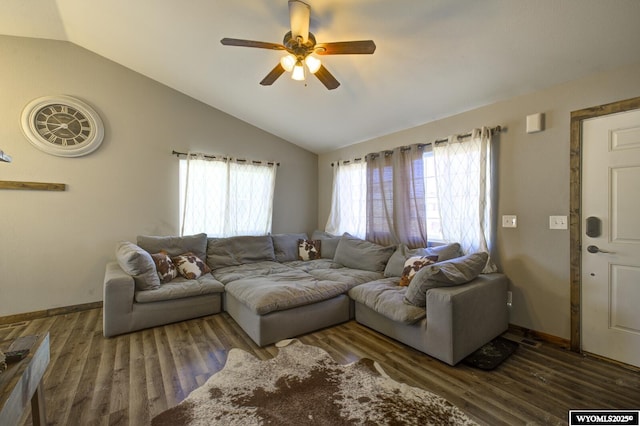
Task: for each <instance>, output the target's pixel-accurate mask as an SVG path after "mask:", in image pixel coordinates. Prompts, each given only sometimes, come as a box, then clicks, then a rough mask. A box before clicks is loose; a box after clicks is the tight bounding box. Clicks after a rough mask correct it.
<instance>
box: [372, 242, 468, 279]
mask: <svg viewBox="0 0 640 426" xmlns="http://www.w3.org/2000/svg"><path fill="white" fill-rule="evenodd" d="M462 254H463V253H462V251H461V250H460V244H458V243H451V244H444V245H441V246H433V247H426V248H423V247H420V248H415V249H410V248H408V247H407V246H406V245H404V244H400V245H399V246H398V248H397V249H396V251H395V252H394V253H393V255H391V257H390V258H389V261H388V262H387V266H386V267H385V269H384V276H385V277H400V276H402V271H403V269H404V262H406V260H407V259H408V258H410V257H413V256H438V262H443V261H445V260H449V259H454V258H456V257H459V256H462Z"/></svg>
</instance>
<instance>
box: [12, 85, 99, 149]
mask: <svg viewBox="0 0 640 426" xmlns="http://www.w3.org/2000/svg"><path fill="white" fill-rule="evenodd" d="M22 130H23V132H24V134H25V136H26V137H27V139H28V140H29V142H31V143H32V144H33V145H34V146H35V147H36V148H38V149H40V150H42V151H44V152H47V153H49V154H53V155H58V156H62V157H79V156H81V155H86V154H89V153H90V152H93V151H95V150H96V149H97V148H98V146H100V144H101V143H102V139H103V136H104V130H103V125H102V120H100V117H99V116H98V114H97V113H96V112H95V111H94V110H93V109H92V108H91V107H90V106H89V105H87V104H85V103H83V102H81V101H79V100H78V99H74V98H71V97H69V96H57V97H52V96H47V97H44V98H39V99H35V100H34V101H32V102H30V103H29V104H28V105H27V106H26V107H25V109H24V111H23V112H22Z"/></svg>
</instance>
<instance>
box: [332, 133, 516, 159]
mask: <svg viewBox="0 0 640 426" xmlns="http://www.w3.org/2000/svg"><path fill="white" fill-rule="evenodd" d="M489 131H490V132H491V136H493V135H495V134H496V133H500V132H503V131H507V128H506V127H504V126H495V127H489ZM472 134H473V133H472V132H469V133H464V134H462V135H458V137H457V138H458V140H460V139H464V138H468V137H471V135H472ZM445 142H449V138H442V139H436V140H435V141H433V142H427V143H419V144H418V146H420V147H423V146H427V145H435V144H438V143H445ZM386 151H389V152H393V151H390V150H386ZM352 161H354V162H356V161H362V158H361V157H360V158H354V159H353V160H344V161H343V162H342V164H349V163H351V162H352ZM333 166H334V163H331V167H333Z"/></svg>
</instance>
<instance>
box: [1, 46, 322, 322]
mask: <svg viewBox="0 0 640 426" xmlns="http://www.w3.org/2000/svg"><path fill="white" fill-rule="evenodd" d="M0 58H2V66H1V67H0V93H1V94H2V95H1V96H0V149H2V150H4V151H5V152H6V153H8V154H10V155H12V156H13V162H12V163H10V164H7V163H0V180H9V181H35V182H59V183H65V184H67V185H68V188H67V191H65V192H44V191H23V190H20V191H13V190H0V316H4V315H11V314H16V313H24V312H32V311H37V310H41V309H48V308H55V307H61V306H69V305H75V304H81V303H88V302H95V301H99V300H102V280H103V276H104V267H105V264H106V262H107V261H109V260H112V259H114V254H113V253H114V249H115V245H116V242H117V241H119V240H135V237H136V235H138V234H151V235H175V234H177V233H178V184H177V181H178V160H177V159H176V157H174V156H172V155H171V150H172V149H176V150H179V151H186V150H189V149H192V150H200V151H204V152H208V153H214V154H226V155H231V156H235V157H241V158H242V157H244V158H249V159H258V160H273V161H278V162H280V164H281V165H280V167H279V168H278V174H277V182H276V192H275V205H274V213H273V217H274V220H273V232H275V233H278V232H301V231H306V232H311V231H313V229H314V228H315V226H316V223H317V220H318V219H317V211H318V206H317V199H318V197H317V156H316V155H315V154H313V153H311V152H308V151H306V150H303V149H301V148H299V147H297V146H295V145H292V144H290V143H288V142H286V141H284V140H282V139H280V138H278V137H276V136H274V135H271V134H269V133H266V132H264V131H262V130H260V129H258V128H256V127H253V126H251V125H249V124H247V123H245V122H242V121H240V120H238V119H236V118H234V117H231V116H229V115H227V114H224V113H222V112H220V111H218V110H216V109H214V108H211V107H209V106H206V105H204V104H202V103H201V102H198V101H196V100H194V99H192V98H190V97H188V96H185V95H183V94H180V93H178V92H177V91H175V90H172V89H170V88H168V87H166V86H163V85H161V84H159V83H157V82H155V81H153V80H150V79H148V78H146V77H144V76H142V75H140V74H137V73H135V72H133V71H131V70H129V69H127V68H124V67H122V66H120V65H117V64H115V63H113V62H111V61H109V60H106V59H104V58H102V57H100V56H98V55H95V54H93V53H91V52H89V51H87V50H85V49H82V48H79V47H77V46H75V45H73V44H70V43H66V42H57V41H48V40H36V39H28V38H16V37H6V36H0ZM57 94H67V95H71V96H75V97H78V98H80V99H82V100H84V101H86V102H87V103H89V104H90V105H92V106H93V107H94V108H95V109H96V110H97V111H98V112H99V114H100V115H101V117H102V119H103V120H104V123H105V135H106V136H105V139H104V142H103V144H102V146H101V147H100V148H99V149H98V150H97V151H95V152H94V153H92V154H90V155H88V156H86V157H80V158H61V157H55V156H52V155H49V154H45V153H43V152H41V151H39V150H37V149H36V148H34V147H33V146H32V145H31V144H29V143H28V142H27V140H26V138H25V137H24V136H23V135H22V133H21V130H20V114H21V112H22V109H23V108H24V106H25V105H26V104H27V103H28V102H29V101H31V100H32V99H34V98H37V97H41V96H46V95H57Z"/></svg>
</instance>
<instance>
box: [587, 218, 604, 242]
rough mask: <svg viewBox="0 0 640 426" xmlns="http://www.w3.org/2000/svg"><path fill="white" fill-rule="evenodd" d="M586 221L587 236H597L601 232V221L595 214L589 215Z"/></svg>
mask: <svg viewBox="0 0 640 426" xmlns="http://www.w3.org/2000/svg"><path fill="white" fill-rule="evenodd" d="M586 222H587V232H586V233H587V237H591V238H597V237H599V236H600V234H601V233H602V221H601V220H600V218H598V217H595V216H589V217H588V218H587V220H586Z"/></svg>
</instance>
